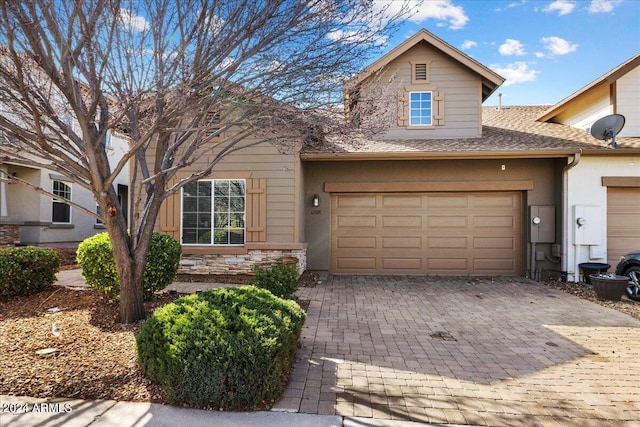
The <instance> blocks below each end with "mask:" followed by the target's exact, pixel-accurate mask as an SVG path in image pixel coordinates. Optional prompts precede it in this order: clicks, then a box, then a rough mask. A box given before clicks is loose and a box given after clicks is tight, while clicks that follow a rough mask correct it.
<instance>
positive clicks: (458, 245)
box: [427, 237, 469, 249]
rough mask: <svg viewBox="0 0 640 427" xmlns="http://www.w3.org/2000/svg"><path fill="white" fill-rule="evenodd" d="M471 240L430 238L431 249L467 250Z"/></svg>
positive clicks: (429, 245) (428, 240)
mask: <svg viewBox="0 0 640 427" xmlns="http://www.w3.org/2000/svg"><path fill="white" fill-rule="evenodd" d="M468 241H469V239H468V238H467V237H428V238H427V246H428V247H429V249H466V248H467V245H468Z"/></svg>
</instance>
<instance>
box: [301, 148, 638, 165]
mask: <svg viewBox="0 0 640 427" xmlns="http://www.w3.org/2000/svg"><path fill="white" fill-rule="evenodd" d="M581 151H582V150H580V149H579V148H572V149H561V150H522V151H513V150H491V151H489V150H487V151H420V152H406V151H405V152H373V153H371V152H369V153H301V154H300V159H301V160H303V161H318V162H320V161H354V160H469V159H523V158H526V159H543V158H544V159H548V158H564V157H569V156H573V155H575V154H577V153H580V152H581ZM609 151H611V152H613V151H619V150H609ZM634 151H635V150H634ZM637 152H638V153H640V149H638V150H637Z"/></svg>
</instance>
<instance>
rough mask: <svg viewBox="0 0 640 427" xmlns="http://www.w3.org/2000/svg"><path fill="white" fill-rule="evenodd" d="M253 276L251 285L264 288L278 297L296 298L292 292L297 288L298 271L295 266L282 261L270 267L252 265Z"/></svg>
mask: <svg viewBox="0 0 640 427" xmlns="http://www.w3.org/2000/svg"><path fill="white" fill-rule="evenodd" d="M252 270H253V272H254V274H255V277H254V278H253V280H252V281H251V283H250V284H251V285H254V286H257V287H259V288H262V289H266V290H268V291H269V292H271V293H272V294H274V295H275V296H277V297H280V298H286V299H296V297H295V295H294V294H293V293H294V292H295V291H296V290H297V289H298V271H297V270H296V267H295V266H294V265H291V264H287V263H285V262H283V261H281V262H279V263H277V264H276V265H274V266H273V267H270V268H262V267H260V266H259V265H254V266H253V269H252Z"/></svg>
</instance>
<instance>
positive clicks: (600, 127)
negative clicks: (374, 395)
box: [591, 114, 625, 148]
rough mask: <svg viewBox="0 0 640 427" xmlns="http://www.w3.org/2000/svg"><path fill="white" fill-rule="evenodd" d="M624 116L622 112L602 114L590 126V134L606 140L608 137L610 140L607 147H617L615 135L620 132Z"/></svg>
mask: <svg viewBox="0 0 640 427" xmlns="http://www.w3.org/2000/svg"><path fill="white" fill-rule="evenodd" d="M624 120H625V119H624V116H623V115H622V114H610V115H608V116H604V117H602V118H600V119H598V120H596V122H595V123H594V124H593V125H592V126H591V135H593V137H594V138H595V139H600V140H603V141H604V142H607V141H608V140H609V139H610V140H611V142H610V143H609V145H608V146H607V147H609V148H618V144H616V135H617V134H618V133H620V131H621V130H622V128H623V127H624Z"/></svg>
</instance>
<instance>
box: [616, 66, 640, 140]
mask: <svg viewBox="0 0 640 427" xmlns="http://www.w3.org/2000/svg"><path fill="white" fill-rule="evenodd" d="M616 102H617V106H616V107H617V111H616V112H617V113H619V114H622V115H623V116H625V118H626V123H625V127H624V128H623V129H622V131H621V132H620V136H628V137H631V136H634V137H640V67H637V68H635V69H634V70H632V71H630V72H628V73H627V74H625V75H624V76H622V77H621V78H620V79H618V81H617V82H616Z"/></svg>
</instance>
